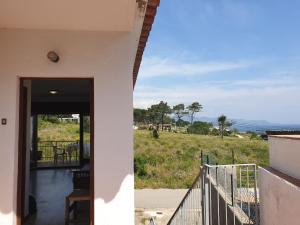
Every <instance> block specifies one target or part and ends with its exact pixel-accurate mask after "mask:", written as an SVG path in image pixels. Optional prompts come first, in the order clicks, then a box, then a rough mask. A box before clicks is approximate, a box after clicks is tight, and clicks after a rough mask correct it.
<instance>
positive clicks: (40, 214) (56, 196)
mask: <svg viewBox="0 0 300 225" xmlns="http://www.w3.org/2000/svg"><path fill="white" fill-rule="evenodd" d="M92 90H93V82H92V80H91V79H24V80H22V81H21V93H20V97H21V98H20V106H21V113H20V114H21V115H20V119H21V125H22V126H21V128H22V129H21V131H20V132H22V136H23V137H24V138H23V145H22V146H24V147H23V149H22V152H23V157H22V161H21V162H19V163H20V164H19V169H20V168H21V169H22V170H23V174H24V176H22V177H24V180H23V184H24V185H23V187H24V188H23V190H22V193H23V194H22V195H21V198H22V201H23V204H22V206H23V208H22V212H23V216H24V219H23V221H24V222H23V224H25V225H48V224H49V225H62V224H66V225H67V224H78V225H88V224H89V220H90V207H91V206H92V205H91V204H92V203H91V201H90V199H91V194H90V193H91V188H90V187H91V186H92V185H91V182H92V179H91V172H92V171H91V168H92V167H91V163H92V161H91V158H92V153H93V152H92V151H93V149H92V137H93V135H92V132H93V129H92V127H93V124H92V121H93V119H92V118H93V115H92V111H93V110H92V107H91V105H92V104H93V103H92V99H93V98H92V96H93V93H92Z"/></svg>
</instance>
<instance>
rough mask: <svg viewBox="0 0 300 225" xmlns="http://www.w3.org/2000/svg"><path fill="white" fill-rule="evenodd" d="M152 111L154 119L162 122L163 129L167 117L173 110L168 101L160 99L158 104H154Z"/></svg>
mask: <svg viewBox="0 0 300 225" xmlns="http://www.w3.org/2000/svg"><path fill="white" fill-rule="evenodd" d="M150 111H151V114H152V116H153V117H154V118H155V119H154V120H155V121H157V122H158V123H160V124H161V128H162V130H163V126H164V121H165V117H166V116H167V115H168V114H170V113H171V112H172V110H171V108H170V106H169V105H168V103H167V102H163V101H160V102H159V103H158V104H157V105H152V106H151V108H150Z"/></svg>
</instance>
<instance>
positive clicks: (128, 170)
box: [0, 16, 143, 225]
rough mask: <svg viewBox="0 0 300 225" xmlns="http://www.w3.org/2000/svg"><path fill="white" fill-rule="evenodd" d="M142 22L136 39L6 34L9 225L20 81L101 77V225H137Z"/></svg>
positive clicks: (4, 169)
mask: <svg viewBox="0 0 300 225" xmlns="http://www.w3.org/2000/svg"><path fill="white" fill-rule="evenodd" d="M142 21H143V17H141V16H137V19H136V27H135V28H134V29H133V31H131V32H80V31H77V32H76V31H46V30H45V31H41V30H9V29H2V30H1V29H0V118H7V119H8V124H7V125H6V126H2V125H0V168H1V169H0V181H1V191H0V224H1V225H12V224H15V223H16V218H15V214H16V201H17V200H16V196H17V159H18V124H19V122H18V116H19V77H88V78H91V77H93V78H94V85H95V90H94V94H95V98H94V101H95V124H94V125H95V151H94V152H95V158H94V163H95V175H94V176H95V213H94V215H95V224H96V225H98V224H105V225H116V224H123V223H124V222H125V223H126V224H128V225H133V224H134V177H133V176H134V173H133V131H132V120H133V118H132V117H133V116H132V114H133V113H132V108H133V98H132V92H133V85H132V69H133V63H134V59H135V54H136V49H137V44H138V40H139V35H140V30H141V25H142ZM50 50H55V51H56V52H57V53H58V54H59V56H60V59H61V60H60V61H59V63H56V64H55V63H51V62H50V61H49V60H48V59H47V57H46V54H47V52H48V51H50ZM116 215H117V216H116Z"/></svg>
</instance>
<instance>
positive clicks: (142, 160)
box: [134, 154, 147, 177]
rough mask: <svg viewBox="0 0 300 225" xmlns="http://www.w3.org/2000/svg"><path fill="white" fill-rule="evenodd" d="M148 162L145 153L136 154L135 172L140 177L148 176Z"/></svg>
mask: <svg viewBox="0 0 300 225" xmlns="http://www.w3.org/2000/svg"><path fill="white" fill-rule="evenodd" d="M146 163H147V159H146V157H145V156H144V155H142V154H141V155H135V157H134V173H135V174H137V175H138V176H139V177H145V176H147V171H146V166H145V165H146Z"/></svg>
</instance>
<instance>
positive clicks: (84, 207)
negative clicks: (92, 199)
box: [25, 169, 89, 225]
mask: <svg viewBox="0 0 300 225" xmlns="http://www.w3.org/2000/svg"><path fill="white" fill-rule="evenodd" d="M72 186H73V184H72V172H71V170H69V169H55V170H38V171H32V172H31V194H32V195H33V196H35V198H36V202H37V210H38V211H37V213H36V215H34V216H31V217H29V219H28V220H27V221H26V222H25V225H64V217H65V197H66V196H67V195H69V194H70V193H71V191H72V188H73V187H72ZM78 208H79V214H78V221H77V222H76V223H72V225H73V224H74V225H88V223H89V221H88V218H89V203H88V202H85V203H81V204H79V205H78Z"/></svg>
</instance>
